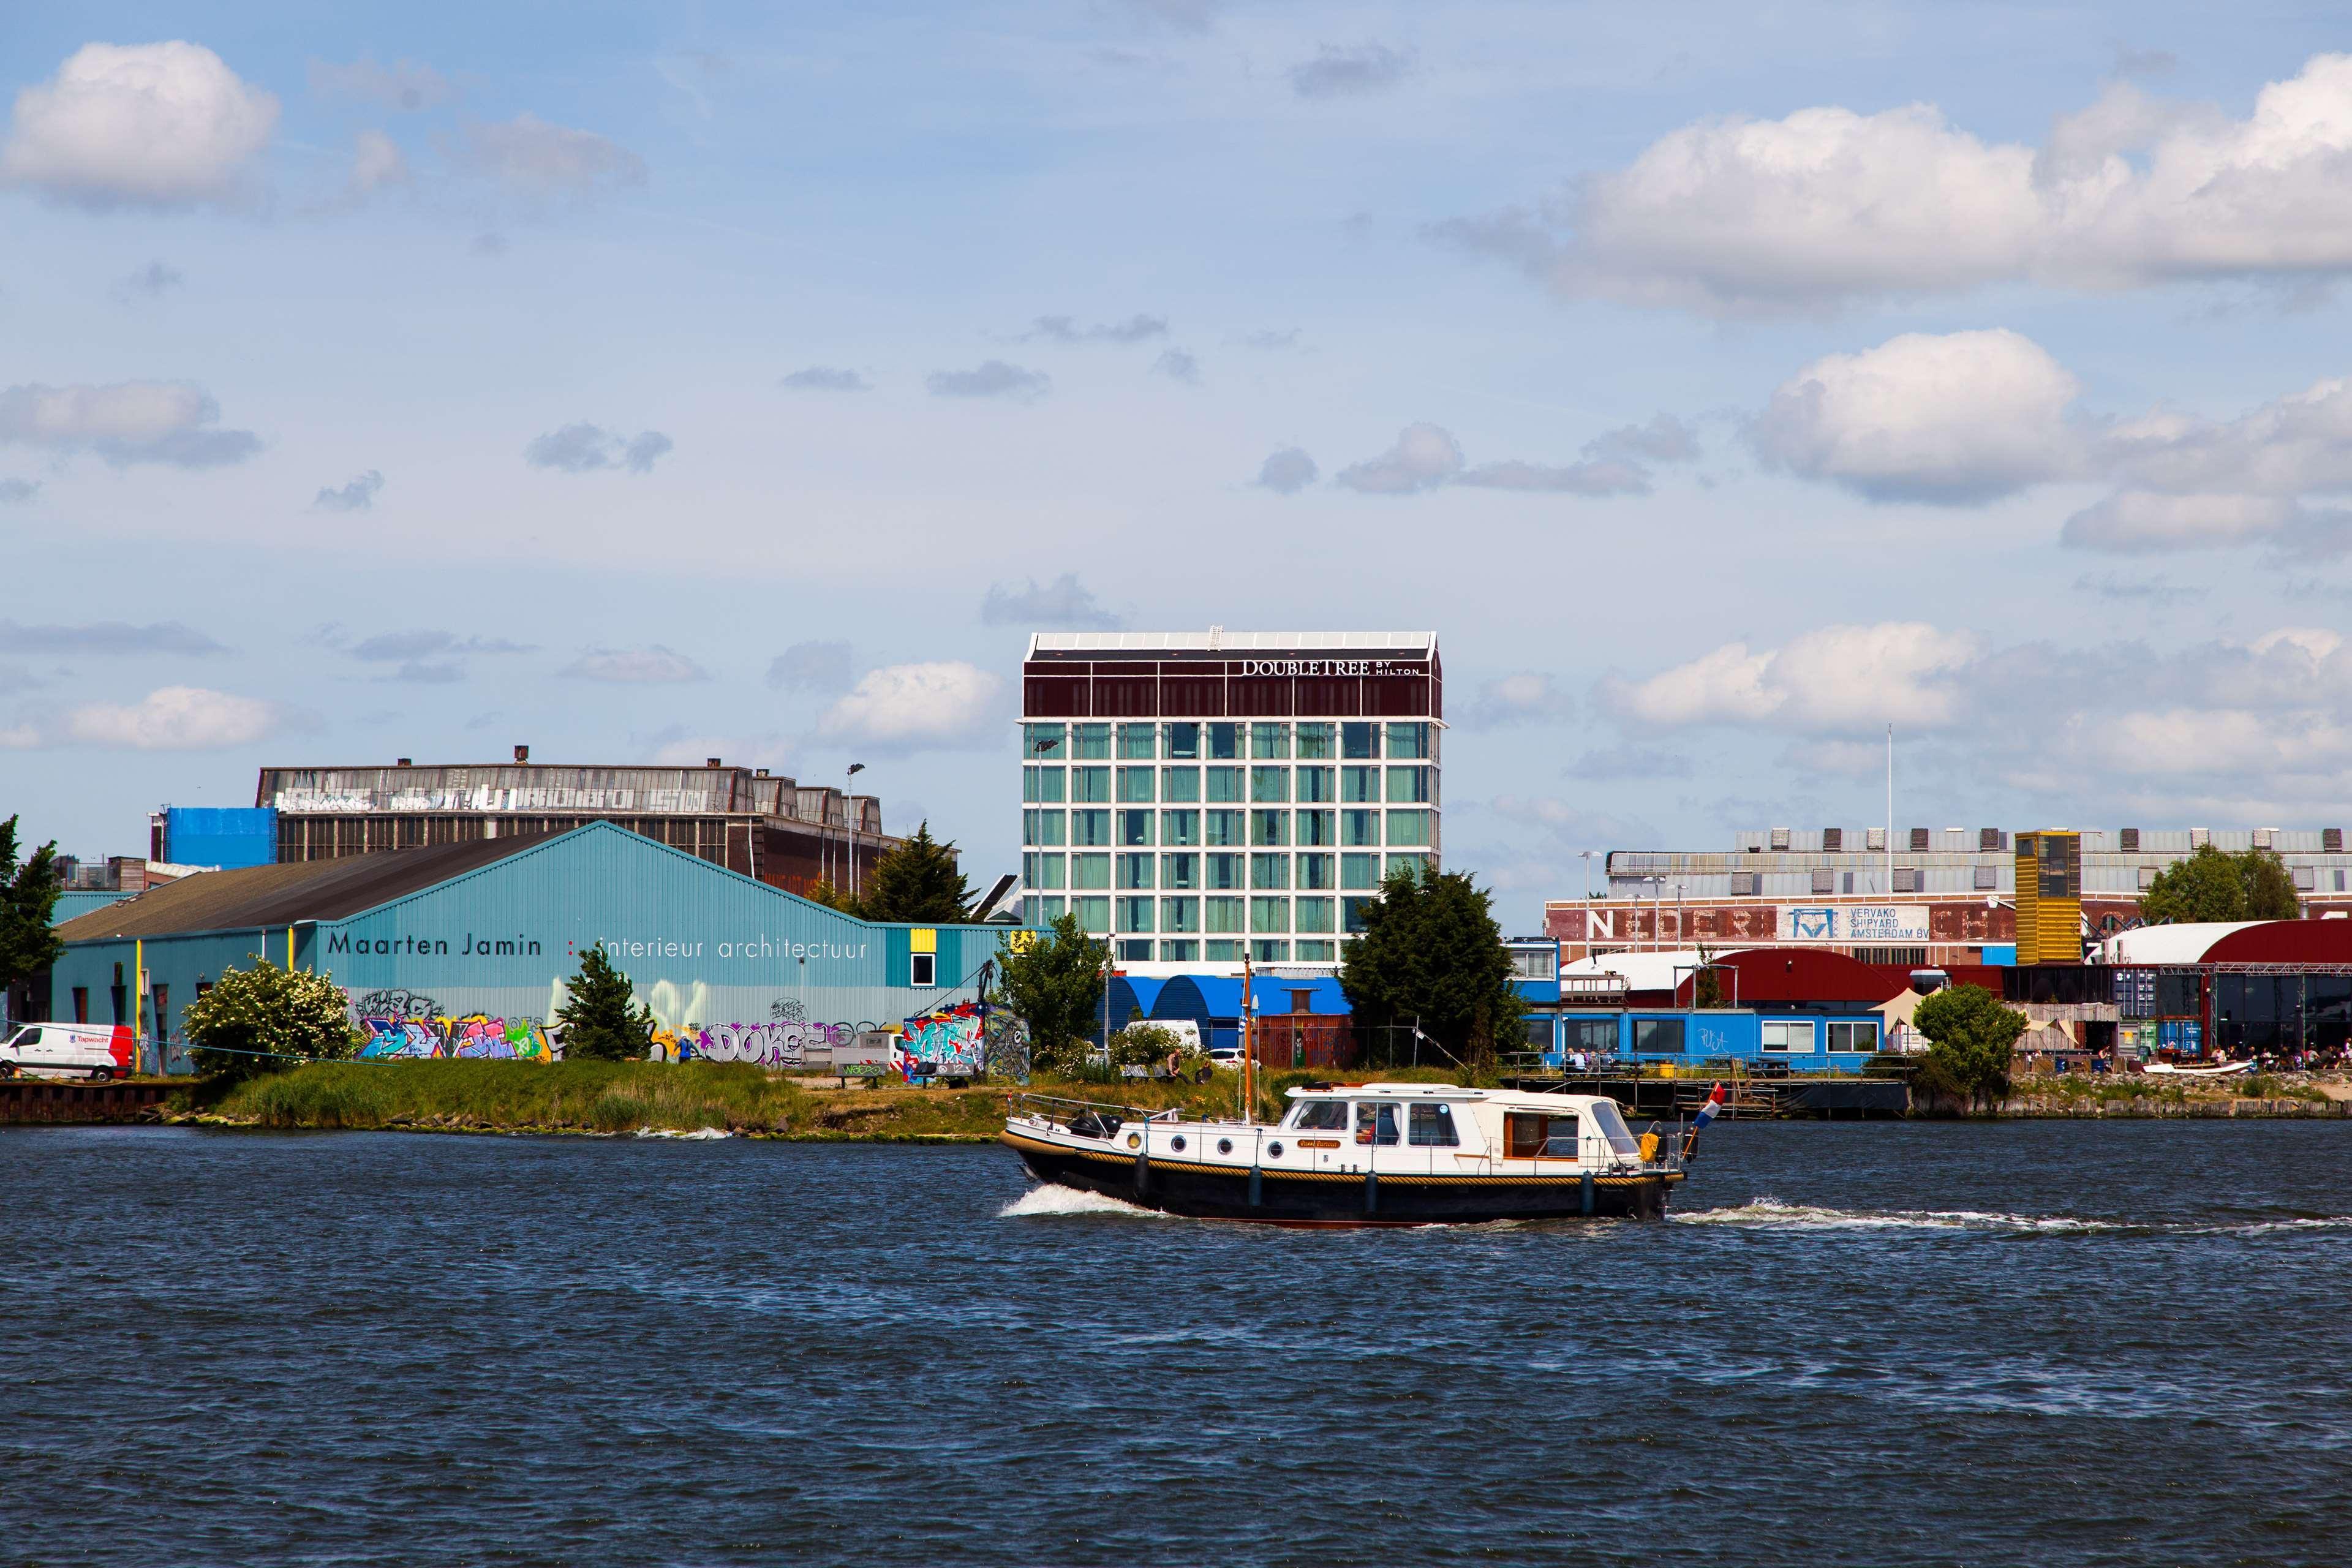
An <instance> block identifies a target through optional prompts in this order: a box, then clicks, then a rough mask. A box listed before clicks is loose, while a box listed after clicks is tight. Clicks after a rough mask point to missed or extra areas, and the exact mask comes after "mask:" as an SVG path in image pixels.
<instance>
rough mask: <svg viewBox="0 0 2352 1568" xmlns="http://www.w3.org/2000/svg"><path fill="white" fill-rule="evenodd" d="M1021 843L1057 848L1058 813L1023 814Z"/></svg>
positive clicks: (1032, 812) (1060, 829) (1029, 812)
mask: <svg viewBox="0 0 2352 1568" xmlns="http://www.w3.org/2000/svg"><path fill="white" fill-rule="evenodd" d="M1081 815H1084V814H1083V813H1081ZM1021 842H1022V843H1024V844H1033V845H1044V846H1045V847H1047V848H1054V847H1058V846H1059V845H1060V844H1061V842H1062V814H1061V813H1060V812H1058V811H1024V812H1023V813H1022V814H1021Z"/></svg>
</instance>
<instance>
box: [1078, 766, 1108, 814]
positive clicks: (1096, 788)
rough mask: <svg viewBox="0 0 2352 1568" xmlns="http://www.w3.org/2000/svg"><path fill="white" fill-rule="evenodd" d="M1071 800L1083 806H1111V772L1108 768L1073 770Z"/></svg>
mask: <svg viewBox="0 0 2352 1568" xmlns="http://www.w3.org/2000/svg"><path fill="white" fill-rule="evenodd" d="M1070 799H1071V800H1073V801H1075V802H1076V803H1077V804H1078V805H1109V804H1110V770H1109V769H1108V768H1072V769H1071V770H1070Z"/></svg>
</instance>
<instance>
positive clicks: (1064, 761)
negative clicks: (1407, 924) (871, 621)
mask: <svg viewBox="0 0 2352 1568" xmlns="http://www.w3.org/2000/svg"><path fill="white" fill-rule="evenodd" d="M1021 687H1022V718H1021V754H1022V764H1021V802H1022V805H1021V828H1022V833H1021V842H1022V846H1023V854H1022V879H1023V884H1024V897H1023V906H1022V914H1023V918H1024V921H1025V922H1026V923H1029V924H1032V925H1034V924H1040V923H1044V922H1047V921H1053V920H1055V919H1056V918H1057V917H1059V916H1060V915H1062V914H1064V913H1073V914H1076V916H1077V918H1078V923H1079V924H1080V925H1081V926H1082V927H1084V928H1085V929H1086V930H1087V931H1089V932H1092V933H1094V934H1096V935H1098V936H1108V937H1109V938H1110V939H1111V942H1112V944H1113V945H1112V952H1113V956H1114V957H1115V958H1116V959H1117V961H1118V963H1120V964H1121V965H1122V966H1127V965H1133V964H1142V963H1165V964H1171V965H1178V966H1181V967H1185V968H1190V969H1210V968H1215V967H1218V966H1222V965H1226V964H1232V965H1236V966H1238V965H1239V963H1241V960H1242V958H1243V955H1244V952H1246V953H1247V955H1248V956H1249V957H1250V958H1251V959H1252V960H1253V961H1254V962H1255V963H1284V964H1304V965H1318V964H1330V963H1337V962H1338V961H1339V944H1340V943H1341V942H1345V941H1346V940H1347V939H1348V938H1349V936H1350V935H1351V934H1353V933H1354V932H1355V931H1358V930H1360V929H1361V922H1360V920H1359V919H1358V917H1357V915H1356V913H1355V904H1354V901H1353V900H1352V899H1351V898H1350V897H1349V895H1351V894H1353V895H1357V896H1362V895H1365V894H1369V893H1370V892H1372V891H1374V890H1375V889H1378V887H1379V886H1380V882H1381V878H1382V877H1383V876H1384V875H1385V874H1386V873H1388V872H1389V871H1391V870H1393V869H1395V868H1398V867H1400V866H1410V867H1413V868H1427V869H1430V870H1434V869H1435V868H1436V867H1437V865H1438V855H1439V849H1440V845H1441V835H1440V829H1439V822H1440V815H1439V813H1440V791H1439V787H1438V773H1439V767H1440V763H1441V760H1442V759H1441V756H1440V752H1441V751H1442V749H1443V748H1442V738H1443V735H1444V728H1445V725H1444V678H1443V676H1442V674H1441V672H1440V668H1439V665H1438V657H1437V637H1436V636H1435V634H1434V633H1430V632H1228V631H1226V630H1224V629H1223V627H1218V626H1212V627H1211V628H1209V630H1207V631H1205V632H1040V633H1037V634H1035V635H1034V636H1032V637H1031V638H1030V639H1029V650H1028V657H1027V658H1026V659H1025V660H1024V663H1023V665H1022V682H1021Z"/></svg>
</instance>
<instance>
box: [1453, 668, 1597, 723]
mask: <svg viewBox="0 0 2352 1568" xmlns="http://www.w3.org/2000/svg"><path fill="white" fill-rule="evenodd" d="M1575 711H1576V700H1575V699H1574V698H1573V697H1570V695H1569V694H1568V692H1567V691H1566V690H1564V689H1562V688H1561V686H1560V684H1559V681H1557V680H1555V679H1553V678H1552V677H1550V676H1549V675H1544V674H1541V673H1538V672H1537V671H1533V670H1522V671H1519V672H1518V673H1517V674H1514V675H1505V676H1498V677H1496V679H1492V680H1487V681H1482V682H1481V683H1480V684H1479V686H1478V689H1477V690H1476V691H1475V693H1473V694H1472V696H1471V698H1470V700H1469V701H1468V702H1466V703H1464V704H1462V705H1461V707H1460V709H1459V710H1458V711H1457V712H1456V714H1455V715H1454V721H1455V722H1457V723H1459V724H1462V725H1463V726H1465V728H1468V729H1473V730H1492V729H1499V728H1501V727H1503V726H1505V725H1508V724H1528V723H1561V722H1565V721H1567V720H1568V718H1569V717H1570V715H1571V714H1573V713H1574V712H1575Z"/></svg>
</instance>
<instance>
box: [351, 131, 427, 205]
mask: <svg viewBox="0 0 2352 1568" xmlns="http://www.w3.org/2000/svg"><path fill="white" fill-rule="evenodd" d="M415 183H416V178H415V175H413V174H410V173H409V172H408V160H407V159H406V158H405V157H404V156H403V155H402V154H401V151H400V144H399V143H398V142H394V140H393V139H392V138H391V137H389V136H387V135H385V134H384V133H383V132H381V131H362V132H360V133H359V139H358V142H357V143H356V145H355V147H354V150H353V152H352V179H351V191H352V195H355V196H364V195H370V194H371V193H373V192H375V191H378V190H381V189H382V188H383V187H384V186H386V185H413V184H415Z"/></svg>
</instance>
